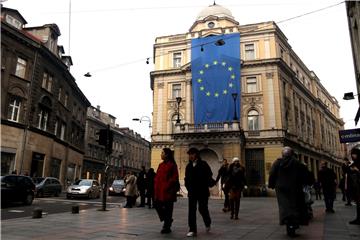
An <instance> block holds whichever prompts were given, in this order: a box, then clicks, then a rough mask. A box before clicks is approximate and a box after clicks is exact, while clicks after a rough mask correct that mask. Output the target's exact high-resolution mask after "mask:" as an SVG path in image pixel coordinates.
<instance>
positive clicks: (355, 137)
mask: <svg viewBox="0 0 360 240" xmlns="http://www.w3.org/2000/svg"><path fill="white" fill-rule="evenodd" d="M339 137H340V143H347V142H357V141H360V128H354V129H347V130H339Z"/></svg>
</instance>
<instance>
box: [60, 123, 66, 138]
mask: <svg viewBox="0 0 360 240" xmlns="http://www.w3.org/2000/svg"><path fill="white" fill-rule="evenodd" d="M65 129H66V125H65V123H62V124H61V132H60V139H61V140H64V138H65Z"/></svg>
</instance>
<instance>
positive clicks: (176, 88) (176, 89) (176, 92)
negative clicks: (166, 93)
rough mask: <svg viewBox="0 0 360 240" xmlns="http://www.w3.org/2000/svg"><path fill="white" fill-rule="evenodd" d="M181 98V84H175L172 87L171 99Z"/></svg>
mask: <svg viewBox="0 0 360 240" xmlns="http://www.w3.org/2000/svg"><path fill="white" fill-rule="evenodd" d="M177 97H181V84H180V83H176V84H173V85H172V98H173V99H175V98H177Z"/></svg>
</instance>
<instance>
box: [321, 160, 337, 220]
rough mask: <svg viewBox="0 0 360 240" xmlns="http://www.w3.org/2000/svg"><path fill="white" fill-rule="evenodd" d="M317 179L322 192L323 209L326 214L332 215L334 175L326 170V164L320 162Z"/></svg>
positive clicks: (334, 191)
mask: <svg viewBox="0 0 360 240" xmlns="http://www.w3.org/2000/svg"><path fill="white" fill-rule="evenodd" d="M320 164H321V168H320V171H319V172H318V179H319V181H320V183H321V188H322V190H323V195H324V202H325V208H326V212H327V213H334V212H335V211H334V200H335V197H336V174H335V172H334V170H332V169H330V168H328V166H327V162H325V161H322V162H321V163H320Z"/></svg>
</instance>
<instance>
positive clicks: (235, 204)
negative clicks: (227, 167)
mask: <svg viewBox="0 0 360 240" xmlns="http://www.w3.org/2000/svg"><path fill="white" fill-rule="evenodd" d="M229 194H230V199H229V201H230V210H231V217H234V216H235V218H238V216H239V209H240V197H241V191H240V190H230V192H229Z"/></svg>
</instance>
